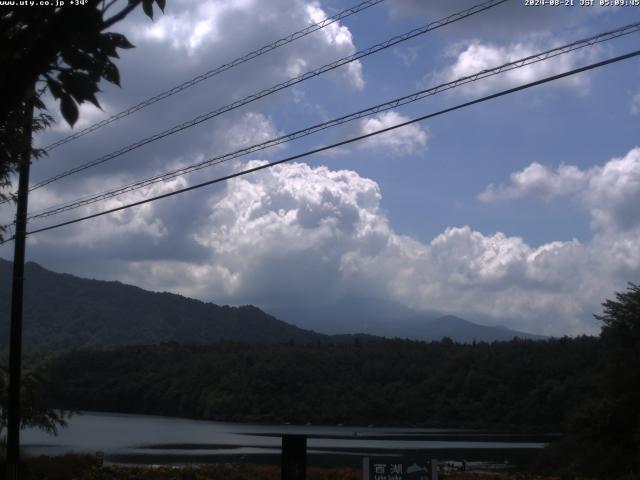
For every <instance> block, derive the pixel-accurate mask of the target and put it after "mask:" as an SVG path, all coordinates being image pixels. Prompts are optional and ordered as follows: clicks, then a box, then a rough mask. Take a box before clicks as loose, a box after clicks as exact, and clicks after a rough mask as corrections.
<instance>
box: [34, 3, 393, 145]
mask: <svg viewBox="0 0 640 480" xmlns="http://www.w3.org/2000/svg"><path fill="white" fill-rule="evenodd" d="M384 1H385V0H366V1H364V2H361V3H359V4H357V5H354V6H352V7H349V8H346V9H344V10H342V11H341V12H339V13H336V14H335V15H333V16H331V17H327V18H325V19H324V20H321V21H320V22H317V23H314V24H312V25H309V26H307V27H305V28H303V29H302V30H298V31H297V32H294V33H292V34H290V35H287V36H286V37H283V38H280V39H278V40H276V41H275V42H272V43H270V44H268V45H264V46H262V47H260V48H258V49H256V50H253V51H252V52H249V53H247V54H245V55H242V56H241V57H238V58H236V59H234V60H231V61H230V62H229V63H224V64H222V65H220V66H218V67H216V68H214V69H211V70H209V71H207V72H205V73H203V74H201V75H198V76H197V77H194V78H192V79H191V80H188V81H186V82H183V83H181V84H180V85H177V86H175V87H173V88H170V89H169V90H165V91H164V92H161V93H159V94H157V95H155V96H153V97H150V98H148V99H146V100H144V101H142V102H140V103H137V104H136V105H133V106H131V107H129V108H127V109H125V110H122V111H121V112H118V113H116V114H114V115H112V116H110V117H109V118H106V119H104V120H101V121H99V122H96V123H94V124H93V125H90V126H88V127H86V128H84V129H82V130H79V131H77V132H75V133H73V134H71V135H68V136H66V137H64V138H62V139H60V140H57V141H55V142H53V143H51V144H49V145H47V146H45V147H44V150H46V151H51V150H53V149H54V148H57V147H59V146H60V145H64V144H65V143H68V142H71V141H73V140H76V139H77V138H80V137H83V136H85V135H87V134H89V133H91V132H94V131H96V130H98V129H99V128H102V127H104V126H106V125H109V124H110V123H113V122H115V121H117V120H120V119H121V118H124V117H127V116H129V115H131V114H133V113H135V112H137V111H139V110H142V109H143V108H146V107H148V106H149V105H153V104H154V103H156V102H159V101H161V100H164V99H165V98H168V97H171V96H173V95H176V94H177V93H179V92H182V91H183V90H186V89H188V88H191V87H193V86H194V85H197V84H198V83H200V82H202V81H204V80H207V79H209V78H211V77H213V76H215V75H218V74H220V73H222V72H226V71H227V70H230V69H232V68H234V67H237V66H238V65H241V64H243V63H246V62H248V61H250V60H253V59H254V58H256V57H259V56H261V55H264V54H266V53H268V52H271V51H273V50H275V49H277V48H280V47H282V46H284V45H287V44H289V43H291V42H294V41H295V40H298V39H300V38H302V37H305V36H307V35H309V34H311V33H313V32H316V31H318V30H321V29H323V28H325V27H327V26H329V25H331V24H332V23H335V22H338V21H340V20H342V19H343V18H347V17H349V16H351V15H354V14H356V13H359V12H361V11H363V10H366V9H367V8H369V7H373V6H374V5H377V4H378V3H381V2H384Z"/></svg>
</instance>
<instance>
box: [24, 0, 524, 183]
mask: <svg viewBox="0 0 640 480" xmlns="http://www.w3.org/2000/svg"><path fill="white" fill-rule="evenodd" d="M508 1H511V0H489V1H486V2H483V3H480V4H478V5H474V6H473V7H470V8H468V9H465V10H463V11H460V12H457V13H454V14H451V15H449V16H447V17H444V18H442V19H440V20H436V21H433V22H431V23H429V24H427V25H425V26H423V27H420V28H416V29H413V30H410V31H409V32H406V33H404V34H402V35H397V36H395V37H392V38H390V39H388V40H386V41H384V42H381V43H378V44H376V45H373V46H371V47H369V48H366V49H364V50H360V51H358V52H356V53H354V54H353V55H349V56H347V57H343V58H341V59H339V60H336V61H334V62H331V63H329V64H326V65H323V66H321V67H318V68H316V69H313V70H310V71H308V72H306V73H303V74H301V75H298V76H296V77H293V78H290V79H289V80H287V81H285V82H281V83H278V84H277V85H274V86H272V87H270V88H267V89H264V90H261V91H260V92H257V93H254V94H251V95H248V96H246V97H244V98H242V99H240V100H236V101H235V102H232V103H230V104H228V105H225V106H223V107H220V108H217V109H216V110H212V111H211V112H208V113H206V114H203V115H199V116H197V117H195V118H193V119H191V120H189V121H187V122H184V123H181V124H179V125H175V126H173V127H171V128H169V129H167V130H164V131H162V132H159V133H156V134H154V135H152V136H150V137H147V138H144V139H142V140H139V141H137V142H135V143H132V144H130V145H127V146H125V147H122V148H120V149H118V150H116V151H113V152H111V153H108V154H106V155H103V156H101V157H98V158H96V159H94V160H91V161H89V162H86V163H84V164H82V165H79V166H77V167H74V168H71V169H69V170H66V171H65V172H62V173H60V174H57V175H54V176H53V177H50V178H48V179H46V180H42V181H40V182H38V183H36V184H34V185H32V186H31V187H30V189H29V190H30V191H32V190H36V189H38V188H42V187H44V186H45V185H49V184H50V183H53V182H55V181H58V180H60V179H62V178H65V177H68V176H70V175H74V174H76V173H78V172H81V171H84V170H87V169H89V168H92V167H95V166H96V165H100V164H102V163H105V162H107V161H109V160H112V159H114V158H117V157H120V156H122V155H124V154H125V153H128V152H130V151H132V150H135V149H137V148H140V147H142V146H144V145H147V144H149V143H151V142H155V141H157V140H160V139H162V138H165V137H167V136H170V135H173V134H175V133H178V132H180V131H183V130H185V129H187V128H191V127H194V126H196V125H198V124H200V123H202V122H205V121H207V120H210V119H212V118H214V117H217V116H219V115H221V114H223V113H226V112H229V111H231V110H234V109H236V108H239V107H241V106H243V105H247V104H248V103H251V102H254V101H256V100H258V99H260V98H263V97H266V96H268V95H271V94H273V93H276V92H278V91H280V90H283V89H285V88H288V87H291V86H293V85H296V84H298V83H300V82H303V81H305V80H308V79H310V78H313V77H317V76H319V75H322V74H323V73H326V72H329V71H331V70H334V69H336V68H338V67H340V66H343V65H346V64H348V63H351V62H354V61H356V60H358V59H360V58H363V57H366V56H369V55H372V54H374V53H376V52H379V51H381V50H385V49H387V48H390V47H392V46H394V45H397V44H399V43H401V42H405V41H407V40H409V39H411V38H414V37H417V36H419V35H424V34H426V33H428V32H430V31H433V30H435V29H437V28H441V27H444V26H446V25H449V24H451V23H454V22H457V21H460V20H462V19H464V18H467V17H470V16H472V15H475V14H477V13H480V12H483V11H486V10H489V9H491V8H493V7H496V6H498V5H500V4H502V3H505V2H508Z"/></svg>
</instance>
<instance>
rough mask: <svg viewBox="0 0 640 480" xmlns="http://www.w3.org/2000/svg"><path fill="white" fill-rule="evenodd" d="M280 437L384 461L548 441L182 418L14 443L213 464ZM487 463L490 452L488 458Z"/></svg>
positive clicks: (106, 416) (91, 424)
mask: <svg viewBox="0 0 640 480" xmlns="http://www.w3.org/2000/svg"><path fill="white" fill-rule="evenodd" d="M282 434H304V435H307V436H308V452H309V454H311V455H314V454H315V455H340V456H344V455H352V456H362V455H369V454H375V455H384V454H392V453H396V452H398V451H401V452H404V453H405V454H406V453H409V454H411V453H412V452H416V453H424V452H431V454H437V453H438V452H452V451H458V450H464V451H469V452H474V451H475V452H485V456H486V455H487V453H486V452H496V453H495V454H494V456H495V455H496V454H497V452H500V453H499V455H497V456H507V457H508V456H509V455H508V454H505V453H504V452H511V454H514V455H517V454H518V452H520V453H524V452H525V451H535V450H537V449H539V448H542V447H543V446H544V445H545V443H546V442H548V441H550V440H551V439H552V436H550V435H538V436H531V435H528V436H520V435H508V434H495V433H494V434H490V433H483V432H479V431H469V430H444V429H431V428H383V427H380V428H377V427H353V426H351V427H342V426H335V427H334V426H315V425H313V426H311V425H308V426H294V425H258V424H239V423H223V422H208V421H203V420H189V419H184V418H171V417H156V416H150V415H126V414H111V413H92V412H83V413H82V414H78V415H75V416H73V417H72V418H71V419H70V420H69V426H68V427H67V428H64V429H61V430H60V432H59V434H58V436H51V435H48V434H46V433H44V432H42V431H40V430H35V429H28V430H25V431H23V433H22V438H21V440H22V444H23V445H24V446H25V449H26V451H27V452H28V453H31V454H36V455H39V454H44V455H60V454H64V453H68V452H76V453H95V452H97V451H103V452H105V459H106V460H107V461H108V462H109V461H110V462H119V463H185V462H201V463H202V462H207V461H212V462H215V461H216V460H219V459H220V458H221V456H227V455H234V456H235V455H237V456H241V457H244V456H249V455H278V454H279V453H280V442H281V439H280V436H281V435H282ZM488 455H489V456H491V453H489V454H488Z"/></svg>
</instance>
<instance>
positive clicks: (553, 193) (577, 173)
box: [478, 162, 585, 202]
mask: <svg viewBox="0 0 640 480" xmlns="http://www.w3.org/2000/svg"><path fill="white" fill-rule="evenodd" d="M584 182H585V174H584V172H582V171H581V170H580V169H579V168H577V167H575V166H571V165H560V166H559V167H558V169H557V170H556V171H553V170H552V169H550V168H549V167H546V166H544V165H541V164H539V163H537V162H533V163H532V164H531V165H529V166H528V167H527V168H525V169H524V170H522V171H521V172H515V173H512V174H511V183H510V184H509V185H506V186H504V185H500V186H498V187H496V186H495V185H493V184H490V185H489V186H487V188H486V189H485V190H484V191H483V192H482V193H480V194H479V195H478V199H480V200H481V201H483V202H496V201H499V200H506V199H512V198H518V197H524V196H534V197H538V198H541V199H543V200H551V199H552V198H555V197H558V196H561V195H570V194H573V193H575V192H577V191H578V190H579V189H580V188H581V187H582V186H583V185H584Z"/></svg>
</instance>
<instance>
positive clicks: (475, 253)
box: [31, 151, 640, 334]
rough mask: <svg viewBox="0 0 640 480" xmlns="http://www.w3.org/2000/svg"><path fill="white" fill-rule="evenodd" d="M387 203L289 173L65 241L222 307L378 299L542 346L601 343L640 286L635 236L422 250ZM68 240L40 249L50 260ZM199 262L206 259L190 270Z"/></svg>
mask: <svg viewBox="0 0 640 480" xmlns="http://www.w3.org/2000/svg"><path fill="white" fill-rule="evenodd" d="M634 152H635V151H634ZM635 155H637V152H635V153H632V154H631V156H629V155H628V156H627V157H625V159H626V162H629V161H631V160H633V158H635V157H634V156H635ZM629 159H631V160H629ZM623 160H624V159H621V160H620V161H623ZM261 163H262V162H257V161H253V162H249V163H248V164H246V165H243V166H241V165H235V166H234V169H238V168H240V167H244V168H246V167H252V166H256V165H259V164H261ZM609 163H611V162H609ZM616 165H617V164H611V165H610V164H607V165H606V166H605V167H602V168H601V175H599V176H598V177H595V176H589V175H586V174H585V175H586V176H587V177H589V178H588V182H590V183H589V184H593V185H594V188H595V189H596V190H594V191H595V192H596V193H594V198H596V197H597V198H599V199H603V198H604V197H603V194H602V193H597V192H600V190H598V188H599V187H596V186H597V185H599V182H600V183H601V184H602V188H606V187H605V184H606V185H612V184H620V183H627V184H629V185H630V183H629V179H627V180H625V181H623V180H622V178H621V176H623V177H625V178H626V176H627V175H628V173H629V169H625V168H623V165H622V164H620V165H617V166H616ZM627 166H628V165H627ZM614 172H618V173H617V174H616V173H614ZM622 172H627V173H622ZM556 175H557V172H556ZM613 177H616V178H617V180H613ZM611 182H613V183H611ZM175 187H177V185H176V186H174V187H171V188H175ZM168 188H170V187H164V189H168ZM633 191H634V190H633V189H624V190H623V191H622V193H621V195H629V194H631V195H633V193H632V192H633ZM543 192H545V193H543V194H542V195H548V193H546V192H548V190H544V191H543ZM381 199H382V194H381V191H380V188H379V186H378V185H377V183H376V182H374V181H372V180H370V179H367V178H363V177H361V176H360V175H358V174H357V173H356V172H353V171H349V170H338V171H334V170H330V169H328V168H327V167H311V166H309V165H306V164H301V163H292V164H283V165H279V166H276V167H274V168H271V169H268V170H264V171H261V172H260V173H256V174H252V175H248V176H244V177H242V178H238V179H235V180H232V181H230V182H228V183H226V184H225V185H223V186H222V188H221V189H218V190H216V191H215V192H206V191H203V192H202V193H201V194H200V196H198V197H193V198H192V199H191V200H189V197H186V198H184V197H183V198H180V199H179V200H176V201H174V202H171V201H169V202H167V203H165V202H164V201H163V202H158V203H156V204H153V206H150V207H149V208H147V209H140V210H132V211H131V213H130V214H129V216H122V217H116V218H113V219H107V218H105V219H104V220H103V221H101V222H98V223H93V224H91V226H90V228H89V227H85V228H82V229H81V228H78V229H75V230H74V229H71V230H70V231H69V233H66V234H64V235H65V236H68V239H67V244H71V243H72V244H73V246H74V249H75V250H74V251H75V254H76V255H77V256H78V257H81V256H82V255H83V254H84V253H83V252H85V251H87V252H90V254H91V255H94V256H95V255H97V254H98V253H99V251H100V249H101V248H102V249H104V250H105V251H108V254H109V258H110V260H109V262H113V259H112V256H113V255H116V256H118V255H119V254H118V253H117V250H116V251H114V248H113V247H114V242H121V243H122V244H123V245H126V246H127V248H126V249H125V251H126V252H127V253H122V255H123V256H125V255H129V253H128V252H129V250H131V249H132V248H135V245H136V244H139V248H140V249H143V250H144V251H145V252H147V254H148V258H146V259H145V258H140V256H139V255H138V256H135V255H134V256H132V257H131V259H130V260H127V259H126V257H125V258H120V260H121V261H123V262H124V263H123V266H122V268H121V269H119V273H118V278H120V279H124V280H126V281H129V282H132V283H135V284H138V285H141V286H143V287H146V288H152V289H156V290H170V291H176V292H180V293H182V294H185V295H190V296H196V297H199V298H202V299H205V300H212V301H215V302H218V303H227V302H229V303H258V304H260V303H269V304H272V305H275V304H286V303H291V302H299V303H301V304H309V303H310V302H315V303H317V302H331V301H332V300H336V299H338V298H340V297H341V296H343V295H346V294H360V295H368V296H371V295H373V296H376V295H377V296H380V297H383V298H384V297H386V298H390V299H393V300H395V301H398V302H400V303H402V304H404V305H407V306H410V307H413V308H415V309H419V310H420V309H425V310H431V311H433V310H440V311H443V312H451V313H457V314H460V315H463V316H465V315H472V314H473V315H484V316H486V317H490V318H494V319H495V322H496V323H506V324H508V325H509V326H511V327H515V328H520V329H524V330H529V331H534V332H538V333H547V334H566V333H570V334H572V333H583V332H594V330H595V328H596V326H595V322H593V320H592V319H591V314H592V313H593V312H598V311H599V303H600V302H601V301H602V300H604V298H606V297H607V296H610V295H611V294H612V292H613V290H615V289H621V288H624V285H625V282H626V281H627V280H629V279H633V278H634V277H637V276H638V275H639V274H640V253H638V252H640V241H639V240H638V238H640V235H639V233H640V226H637V227H635V228H634V229H633V230H631V231H627V232H626V233H624V234H616V235H613V234H611V232H610V231H609V230H606V231H602V232H600V233H599V234H598V235H596V236H594V239H593V240H592V241H591V242H589V243H587V244H582V243H580V242H578V241H576V240H573V241H567V242H559V241H556V242H550V243H547V244H544V245H541V246H538V247H533V246H531V245H528V244H527V243H526V242H525V241H524V240H523V239H521V238H519V237H514V236H509V235H506V234H505V233H501V232H497V233H494V234H491V235H487V234H483V233H481V232H478V231H474V230H472V229H471V228H469V227H466V226H463V227H460V228H452V227H450V228H447V229H445V231H444V232H442V233H441V234H440V235H438V236H436V237H435V238H434V239H433V240H432V241H431V242H428V243H422V242H419V241H416V240H415V239H412V238H410V237H407V236H404V235H400V234H398V233H396V232H394V230H393V229H392V228H391V226H390V225H389V221H388V219H387V217H386V215H385V213H384V211H383V210H382V209H381V206H380V202H381ZM607 201H608V200H606V199H604V203H607ZM615 203H616V202H613V203H611V202H610V204H612V205H613V204H615ZM176 208H177V209H179V210H178V211H176V210H175V209H176ZM165 218H170V219H172V221H169V222H165V221H164V219H165ZM176 220H177V223H180V222H183V223H181V224H179V225H177V224H176ZM87 225H88V224H87ZM123 229H124V230H123ZM127 229H129V230H127ZM123 231H124V232H125V234H124V235H123V234H122V232H123ZM70 232H73V233H70ZM58 235H61V234H60V233H59V234H58ZM34 238H36V237H34ZM60 240H61V239H60V237H49V236H47V235H43V236H42V237H39V241H42V242H43V246H44V247H45V248H51V247H52V246H55V245H57V244H58V243H59V242H60ZM63 240H64V238H63ZM63 243H64V242H63ZM36 247H37V245H35V246H32V247H31V248H36ZM164 247H166V249H170V250H171V251H170V252H165V251H163V250H162V249H163V248H164ZM154 250H157V251H158V252H159V253H158V252H155V253H154ZM193 250H197V251H198V252H199V254H198V256H197V257H195V258H187V257H186V255H189V254H190V253H191V252H192V251H193ZM176 251H177V252H185V253H183V254H181V255H183V256H180V255H176V253H175V252H176ZM149 255H150V256H149Z"/></svg>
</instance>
